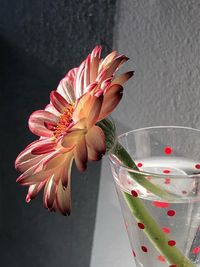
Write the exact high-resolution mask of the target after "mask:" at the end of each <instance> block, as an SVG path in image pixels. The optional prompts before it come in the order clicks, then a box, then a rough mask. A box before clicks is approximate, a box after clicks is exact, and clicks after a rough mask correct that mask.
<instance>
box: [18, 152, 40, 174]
mask: <svg viewBox="0 0 200 267" xmlns="http://www.w3.org/2000/svg"><path fill="white" fill-rule="evenodd" d="M44 157H45V155H39V156H38V155H36V156H35V157H34V158H30V159H29V160H26V161H23V162H21V163H19V164H17V165H15V168H16V169H17V170H19V171H20V172H25V171H27V170H28V169H30V168H31V167H32V166H35V167H36V166H37V164H39V163H40V161H41V160H43V158H44Z"/></svg>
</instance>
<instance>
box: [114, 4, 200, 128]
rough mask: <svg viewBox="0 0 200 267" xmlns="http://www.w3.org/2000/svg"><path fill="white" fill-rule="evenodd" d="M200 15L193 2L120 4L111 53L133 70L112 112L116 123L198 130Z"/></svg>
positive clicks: (198, 8)
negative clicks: (115, 51) (114, 50)
mask: <svg viewBox="0 0 200 267" xmlns="http://www.w3.org/2000/svg"><path fill="white" fill-rule="evenodd" d="M199 14H200V3H199V1H195V0H194V1H191V0H190V1H188V0H179V1H174V0H168V1H162V0H148V1H146V0H140V1H139V0H138V1H136V0H133V1H132V0H126V1H119V2H118V8H117V14H116V18H117V19H116V25H115V38H114V47H115V48H117V49H118V50H119V51H121V52H122V53H125V54H127V55H128V56H129V57H130V58H131V59H132V60H131V61H130V62H129V66H130V68H134V69H135V79H134V80H132V83H131V84H130V83H129V86H128V88H127V91H126V93H125V94H124V99H123V103H122V104H121V106H120V107H119V109H118V110H117V112H116V116H115V118H117V119H118V120H119V121H120V123H121V122H122V121H123V122H124V124H125V125H126V126H127V127H131V128H138V127H143V126H150V125H162V124H163V125H170V124H171V125H186V126H192V127H200V112H199V109H200V100H199V99H200V63H199V62H200V61H199V59H200V22H199ZM125 103H126V104H125ZM128 111H129V112H128ZM130 111H131V112H130Z"/></svg>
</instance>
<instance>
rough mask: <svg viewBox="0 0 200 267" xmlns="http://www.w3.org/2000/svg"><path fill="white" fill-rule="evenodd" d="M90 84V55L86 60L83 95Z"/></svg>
mask: <svg viewBox="0 0 200 267" xmlns="http://www.w3.org/2000/svg"><path fill="white" fill-rule="evenodd" d="M89 84H90V55H89V56H88V57H87V58H86V60H85V68H84V83H83V85H84V88H83V94H84V93H85V89H86V88H87V86H88V85H89Z"/></svg>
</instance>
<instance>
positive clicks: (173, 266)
mask: <svg viewBox="0 0 200 267" xmlns="http://www.w3.org/2000/svg"><path fill="white" fill-rule="evenodd" d="M169 267H177V265H175V264H172V265H170V266H169Z"/></svg>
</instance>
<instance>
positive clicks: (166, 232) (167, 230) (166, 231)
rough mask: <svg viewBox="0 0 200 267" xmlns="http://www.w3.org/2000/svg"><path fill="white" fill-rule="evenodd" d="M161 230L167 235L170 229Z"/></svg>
mask: <svg viewBox="0 0 200 267" xmlns="http://www.w3.org/2000/svg"><path fill="white" fill-rule="evenodd" d="M162 230H163V232H164V233H165V234H169V233H170V232H171V231H170V229H169V228H167V227H163V228H162Z"/></svg>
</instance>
